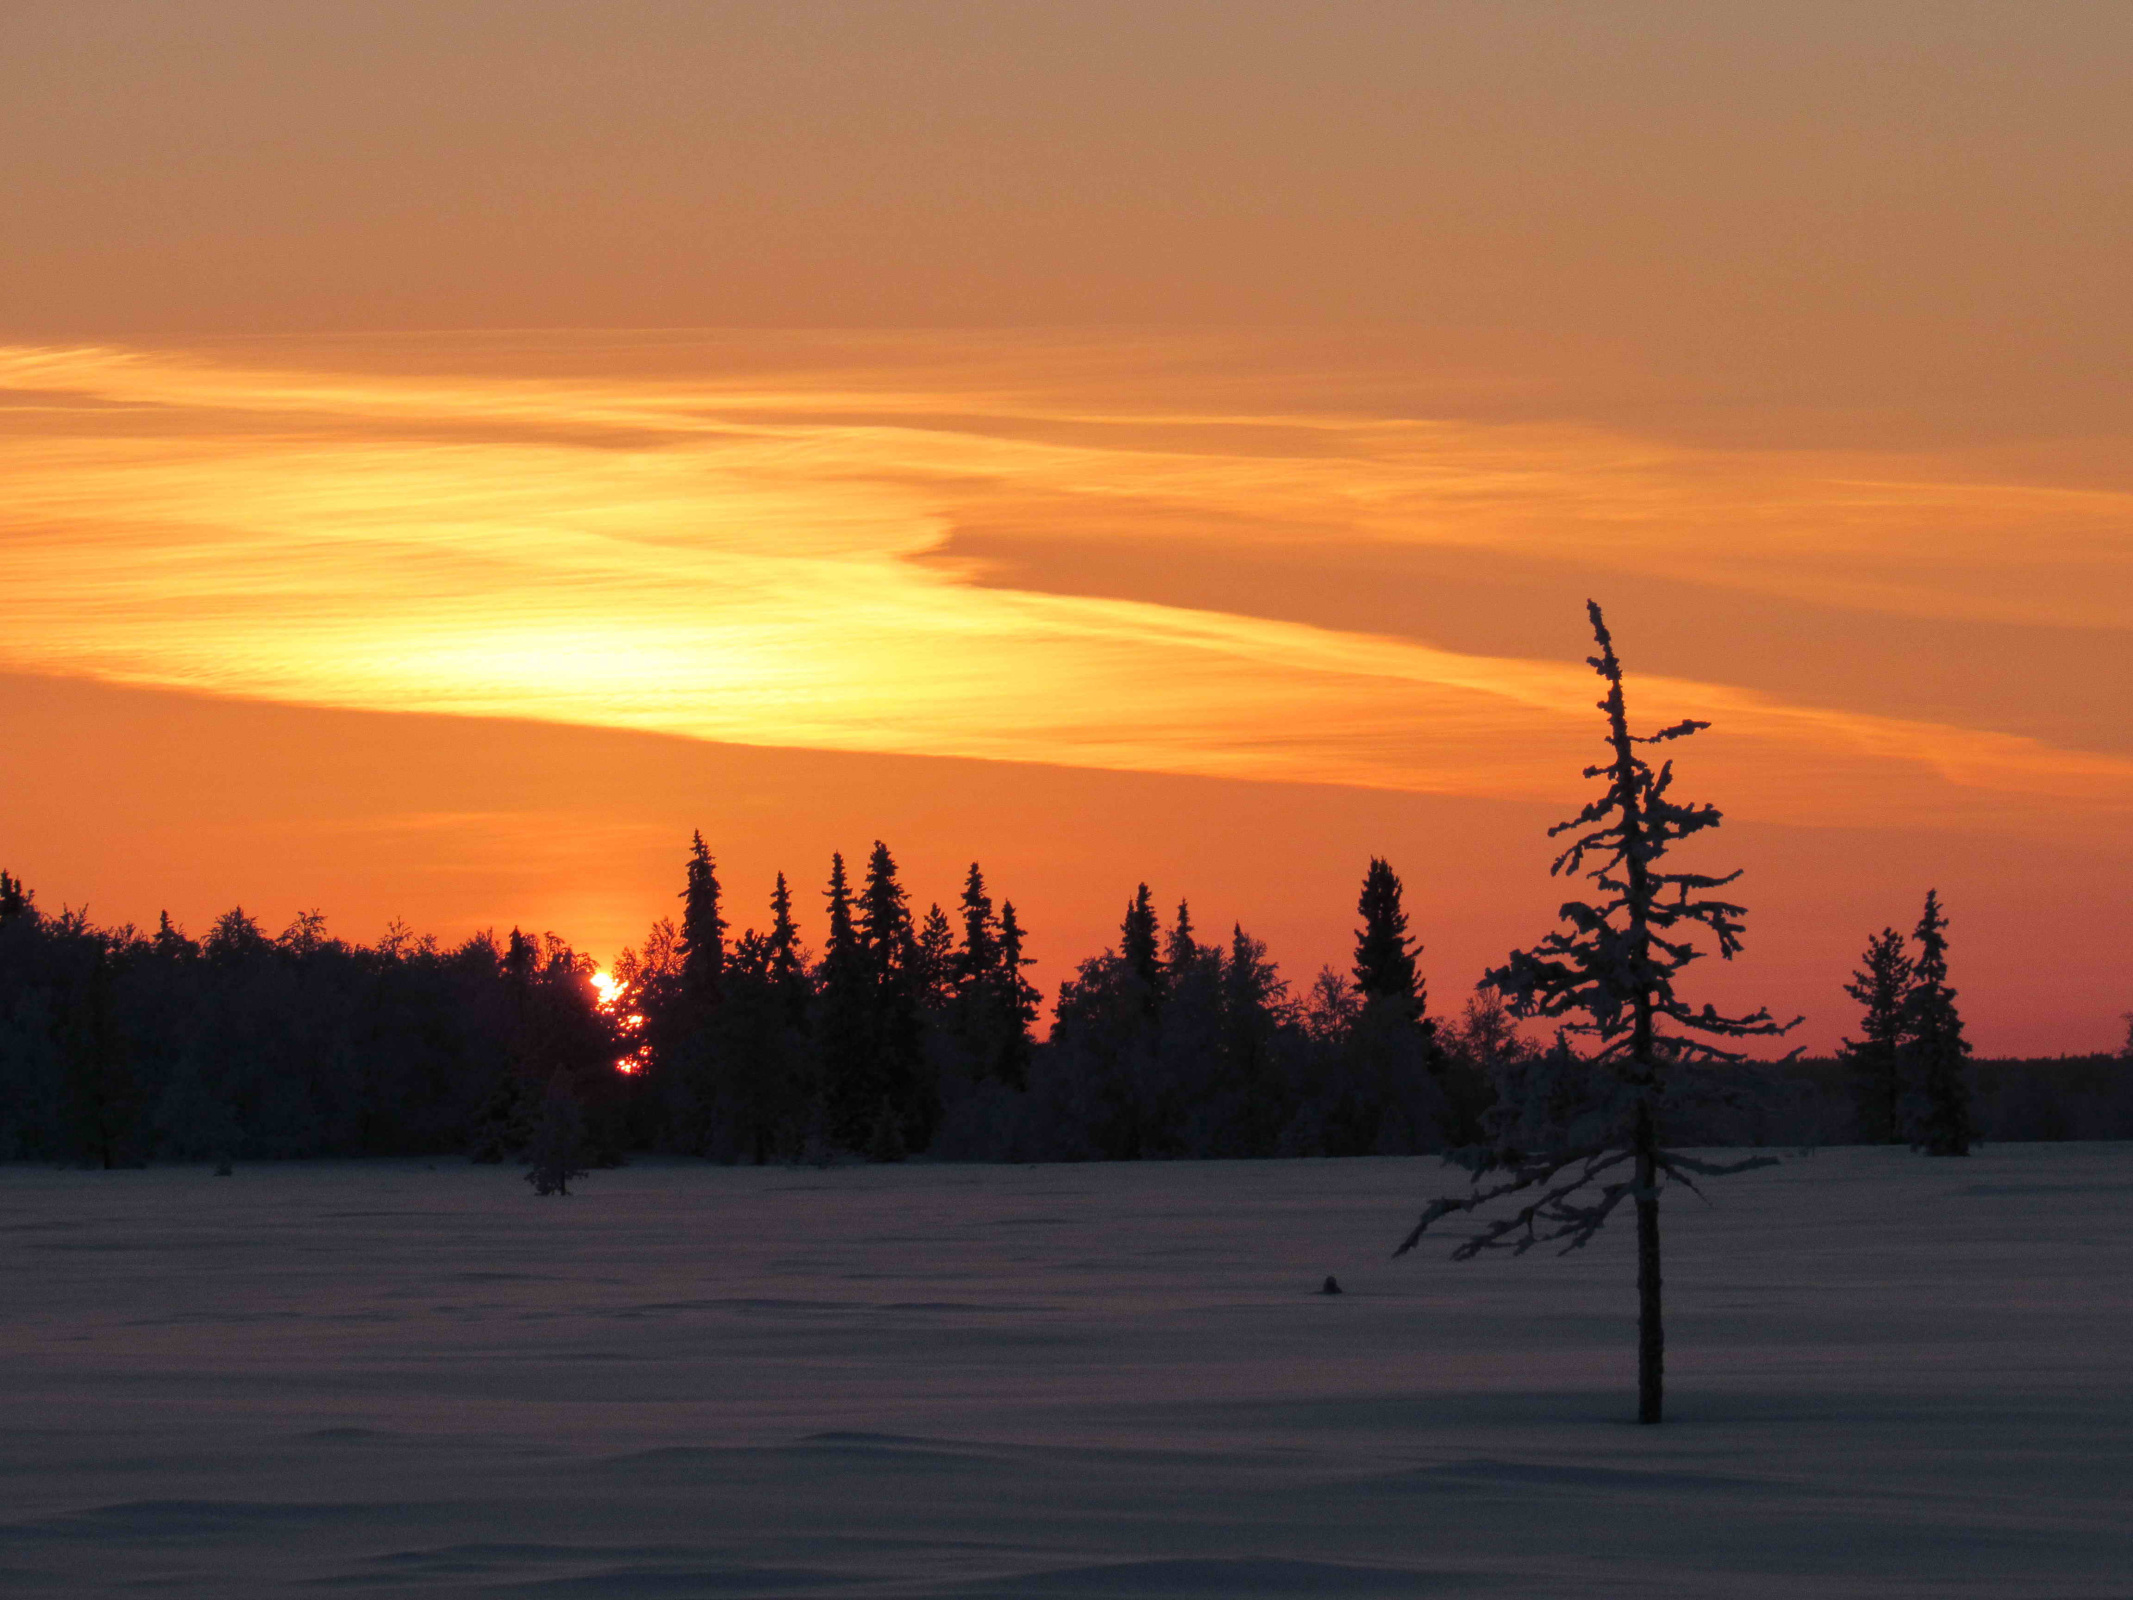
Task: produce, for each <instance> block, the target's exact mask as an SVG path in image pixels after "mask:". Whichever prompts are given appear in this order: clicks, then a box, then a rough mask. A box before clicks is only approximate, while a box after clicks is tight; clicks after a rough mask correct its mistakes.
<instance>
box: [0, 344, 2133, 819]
mask: <svg viewBox="0 0 2133 1600" xmlns="http://www.w3.org/2000/svg"><path fill="white" fill-rule="evenodd" d="M579 354H580V356H582V351H581V352H579ZM983 354H984V359H982V360H980V359H975V358H971V357H969V356H968V355H967V353H966V354H965V355H964V356H962V357H957V358H955V359H950V358H949V357H952V356H954V355H955V352H954V351H953V350H950V351H948V354H947V356H944V357H943V358H942V359H940V360H937V361H932V362H926V361H917V360H913V361H907V362H904V363H902V364H894V365H884V364H876V365H875V366H872V367H869V366H868V365H866V363H864V362H862V361H858V360H856V359H854V360H846V361H837V360H831V359H821V360H817V361H814V362H811V363H788V364H787V365H786V366H785V367H783V368H780V367H779V366H778V365H777V364H776V363H771V362H757V363H753V364H751V365H749V366H748V367H747V368H746V369H745V370H730V369H729V370H726V371H723V372H722V371H720V370H718V369H716V368H715V367H714V368H711V369H709V370H705V369H698V370H694V371H688V372H684V373H682V374H680V375H674V374H672V373H666V374H662V373H658V372H651V373H646V374H644V375H640V376H633V377H613V376H591V377H530V376H513V375H510V374H508V373H498V372H495V371H490V372H487V373H485V374H477V375H467V374H466V373H464V372H461V373H456V374H455V373H450V372H447V373H443V374H438V373H423V372H419V371H412V370H406V368H407V367H408V366H409V365H410V363H408V362H406V361H404V360H403V361H402V363H401V366H402V370H399V371H394V370H392V365H393V364H392V363H391V362H383V361H379V360H377V359H375V353H374V352H373V353H370V354H369V355H366V353H364V352H361V351H353V350H344V351H342V352H339V354H338V355H337V356H334V357H328V356H322V355H321V354H320V353H319V352H318V351H315V350H314V351H306V352H300V351H296V350H293V349H292V350H288V351H281V352H276V351H273V350H270V349H258V348H254V349H253V350H251V351H250V352H248V354H247V356H246V358H245V359H243V360H237V359H233V358H232V357H230V356H229V355H228V354H227V353H225V354H224V355H222V356H221V357H219V358H215V359H210V358H207V357H202V356H197V355H185V354H182V353H155V352H140V351H123V350H108V349H82V350H41V349H39V350H12V351H5V352H0V470H4V475H5V478H4V481H5V483H6V485H7V490H6V494H5V497H4V499H0V537H4V542H0V663H4V664H5V665H6V666H8V667H11V668H15V669H20V670H29V671H37V672H49V673H71V674H87V675H92V676H96V677H100V678H106V679H111V680H117V681H122V682H130V683H142V684H157V685H169V686H180V687H190V688H197V689H205V690H211V691H215V692H219V693H227V694H237V695H250V696H262V697H269V698H276V699H286V700H292V701H300V702H305V703H313V704H321V705H335V706H352V707H365V708H373V709H385V710H424V711H447V712H464V713H477V714H483V715H505V716H519V717H531V718H542V719H551V720H559V721H568V722H577V723H589V724H596V725H604V726H617V727H630V728H639V729H648V730H657V731H662V732H668V733H676V734H683V735H688V736H693V737H699V738H706V739H721V740H735V741H742V742H749V743H758V744H775V745H798V746H814V747H821V748H827V749H842V750H873V751H897V752H909V753H922V754H943V755H962V756H979V757H990V758H999V759H1013V760H1025V761H1041V762H1052V763H1060V764H1069V765H1088V766H1100V767H1114V768H1123V769H1132V770H1144V771H1156V772H1173V773H1198V774H1210V775H1223V776H1237V777H1252V778H1267V779H1281V780H1290V781H1308V782H1325V783H1340V784H1356V785H1367V786H1376V787H1392V788H1403V789H1416V790H1430V791H1438V792H1447V793H1459V794H1475V795H1498V796H1543V795H1549V796H1552V795H1558V794H1560V792H1561V790H1562V788H1563V780H1564V776H1565V768H1566V766H1568V765H1570V764H1572V763H1575V762H1578V761H1580V760H1581V759H1582V758H1583V757H1584V755H1585V754H1586V752H1587V751H1588V749H1589V745H1590V734H1591V726H1590V723H1591V709H1590V707H1591V700H1592V688H1591V680H1590V678H1589V676H1588V675H1587V674H1585V673H1584V672H1583V671H1582V670H1581V669H1579V668H1578V667H1576V666H1575V665H1574V664H1569V663H1564V662H1560V661H1533V660H1522V659H1512V658H1508V657H1501V656H1485V655H1472V654H1461V653H1457V652H1454V651H1450V650H1445V649H1440V648H1434V647H1432V646H1431V645H1429V644H1427V643H1424V642H1420V641H1417V640H1413V639H1400V638H1387V637H1379V636H1373V635H1366V634H1357V633H1349V632H1342V631H1338V630H1335V629H1330V628H1323V627H1313V626H1308V625H1305V624H1302V623H1298V622H1291V621H1279V620H1271V619H1269V618H1266V617H1259V616H1240V615H1234V614H1229V613H1224V612H1215V611H1205V610H1188V609H1183V608H1179V607H1174V606H1164V605H1159V604H1153V603H1149V602H1146V601H1141V600H1134V599H1121V598H1099V597H1093V596H1085V595H1075V594H1060V593H1043V594H1039V593H1030V592H1023V591H1018V590H1014V589H1004V588H999V587H987V586H981V585H978V584H974V583H972V582H970V581H968V580H967V576H966V575H965V574H964V573H961V572H959V571H958V570H957V569H956V567H955V566H954V564H953V563H929V562H926V561H920V560H914V559H912V558H914V557H918V556H923V555H924V554H926V553H927V552H929V551H932V550H935V549H937V548H938V547H939V546H940V545H941V544H942V542H943V541H944V539H946V538H947V537H948V535H949V534H950V533H951V532H952V531H953V530H954V529H955V528H956V527H957V526H958V525H959V524H961V523H963V522H965V521H968V520H971V519H973V518H977V519H983V520H986V521H989V522H991V523H993V524H999V523H1001V522H1003V521H1005V522H1012V523H1015V524H1017V525H1021V526H1027V527H1029V528H1032V529H1040V530H1042V529H1049V530H1053V531H1080V530H1086V529H1090V528H1095V529H1119V528H1129V529H1142V530H1156V531H1158V532H1160V534H1161V536H1162V537H1164V538H1166V539H1171V540H1175V541H1181V542H1182V543H1183V544H1184V545H1185V546H1186V547H1187V548H1190V549H1193V550H1194V551H1196V552H1197V558H1198V559H1204V560H1205V561H1208V562H1220V561H1222V560H1223V559H1224V555H1225V552H1226V551H1228V550H1233V549H1234V548H1236V545H1237V543H1238V542H1239V541H1241V540H1275V541H1282V542H1285V543H1288V544H1300V545H1306V546H1308V545H1309V544H1310V542H1311V541H1313V540H1319V539H1330V538H1331V537H1333V536H1334V535H1337V536H1338V537H1339V538H1340V539H1342V540H1348V541H1353V540H1356V539H1358V538H1360V539H1365V540H1376V541H1381V542H1387V543H1417V542H1424V543H1432V544H1437V545H1441V546H1444V547H1447V548H1452V549H1462V548H1463V549H1474V550H1486V551H1488V552H1490V553H1492V554H1494V555H1498V556H1500V555H1502V554H1504V553H1506V552H1508V553H1511V554H1513V555H1516V556H1519V557H1521V558H1523V559H1530V560H1531V561H1533V562H1536V563H1546V562H1550V561H1559V560H1563V559H1566V558H1570V557H1573V556H1574V557H1575V558H1576V559H1578V560H1579V561H1581V562H1583V563H1586V564H1599V565H1602V566H1608V567H1612V568H1615V569H1617V570H1620V571H1622V572H1623V573H1625V574H1634V573H1636V572H1639V571H1645V570H1665V571H1667V572H1669V573H1671V574H1674V575H1676V576H1691V577H1701V578H1703V579H1705V580H1706V581H1710V582H1714V583H1724V584H1728V585H1733V586H1738V587H1746V588H1753V589H1758V590H1761V591H1763V592H1767V593H1773V594H1783V595H1794V596H1800V597H1805V598H1811V599H1814V600H1816V601H1819V602H1832V601H1834V602H1838V603H1844V604H1850V605H1856V606H1861V607H1868V608H1874V607H1879V608H1885V609H1888V610H1894V611H1903V612H1906V613H1909V614H1919V615H1934V616H1953V617H1964V616H1975V617H1994V618H2013V619H2016V620H2023V621H2046V622H2053V623H2062V624H2071V623H2081V624H2088V625H2108V626H2127V625H2129V624H2133V614H2129V613H2133V585H2129V584H2128V583H2127V582H2126V577H2127V571H2126V567H2127V562H2128V559H2129V556H2128V545H2127V540H2126V538H2125V530H2126V527H2127V521H2128V513H2129V510H2133V501H2129V497H2126V496H2122V495H2114V494H2108V493H2101V492H2094V491H2074V490H2067V489H2061V488H2054V487H2049V486H2045V487H2036V486H2027V485H2021V484H2002V483H1991V482H1965V481H1962V480H1961V478H1960V476H1959V475H1958V474H1957V472H1956V471H1955V470H1954V469H1953V468H1952V467H1948V466H1947V465H1946V464H1944V463H1942V464H1936V463H1934V462H1930V461H1923V460H1917V459H1910V460H1897V459H1891V458H1887V457H1879V458H1875V457H1869V456H1866V455H1864V454H1852V455H1842V454H1835V453H1826V452H1825V453H1819V454H1811V453H1802V452H1789V453H1779V452H1762V453H1757V452H1745V451H1712V450H1706V451H1698V450H1693V449H1689V448H1687V447H1684V446H1681V445H1670V444H1662V443H1657V442H1653V441H1650V440H1643V439H1638V438H1633V437H1629V436H1626V435H1622V434H1619V433H1614V432H1608V431H1604V430H1600V429H1597V428H1593V427H1589V426H1576V425H1569V424H1557V423H1547V424H1543V423H1531V422H1528V423H1518V424H1506V423H1483V422H1476V421H1471V420H1458V419H1453V420H1416V419H1413V418H1408V417H1400V416H1393V415H1373V414H1368V413H1360V414H1359V413H1356V412H1354V411H1352V410H1342V411H1338V412H1333V411H1323V412H1314V411H1311V410H1308V409H1304V408H1297V409H1296V410H1295V411H1294V412H1292V413H1284V412H1281V411H1279V410H1276V409H1273V408H1270V407H1268V406H1267V405H1266V404H1264V400H1265V395H1264V393H1263V392H1254V393H1253V394H1252V395H1251V396H1250V397H1249V398H1250V399H1251V400H1252V401H1254V402H1255V403H1254V404H1251V405H1241V404H1240V405H1237V406H1235V407H1234V408H1233V409H1227V410H1225V409H1224V408H1223V407H1222V406H1221V405H1218V404H1213V403H1211V401H1212V400H1214V399H1219V398H1220V397H1221V395H1222V392H1223V391H1222V386H1220V385H1213V386H1211V387H1210V390H1209V394H1208V396H1207V397H1205V399H1204V400H1203V403H1201V404H1197V405H1195V404H1191V403H1186V400H1181V398H1180V397H1178V396H1177V395H1176V394H1174V393H1166V392H1165V391H1163V390H1162V388H1161V386H1156V385H1151V386H1149V388H1148V389H1147V390H1145V391H1144V392H1141V393H1138V394H1136V393H1135V392H1133V391H1132V389H1131V387H1130V386H1128V387H1127V388H1125V389H1124V390H1122V389H1121V388H1120V386H1119V385H1118V384H1117V382H1116V381H1115V374H1111V375H1108V376H1107V378H1106V381H1105V382H1103V383H1095V382H1092V381H1090V380H1089V379H1088V377H1087V375H1086V374H1083V373H1081V372H1079V371H1078V370H1077V369H1076V366H1075V364H1074V362H1073V361H1072V360H1068V359H1065V358H1063V357H1060V356H1059V353H1058V352H1056V351H1055V352H1050V353H1049V356H1050V365H1049V366H1047V365H1046V357H1047V352H1045V351H1043V350H1042V349H1032V350H1031V351H1029V352H1026V355H1027V360H1026V361H1025V362H1024V363H1022V364H1021V365H1019V366H1018V365H1017V364H1015V363H1014V362H1011V361H1009V360H1006V359H1005V358H1004V357H1003V354H1002V352H1001V350H1000V348H999V347H998V346H997V345H992V346H988V347H986V349H985V351H984V352H983ZM1149 361H1150V363H1151V364H1152V366H1154V367H1156V368H1159V367H1160V365H1161V352H1160V351H1159V350H1158V351H1155V352H1153V353H1151V354H1150V356H1149ZM492 365H493V363H492ZM554 365H555V363H551V368H553V366H554ZM1188 399H1189V397H1188ZM1579 625H1580V619H1578V618H1575V617H1570V618H1566V619H1565V623H1564V626H1565V630H1566V633H1568V632H1574V631H1575V630H1576V629H1577V627H1578V626H1579ZM1631 660H1632V664H1633V665H1634V660H1635V656H1634V651H1632V654H1631ZM1710 676H1711V677H1712V678H1713V679H1714V680H1718V679H1723V677H1724V662H1723V661H1722V660H1714V661H1713V662H1712V664H1711V674H1710ZM1638 692H1639V695H1640V698H1641V700H1642V702H1643V705H1644V708H1645V709H1646V711H1647V712H1648V713H1649V714H1651V715H1653V716H1655V717H1657V716H1664V717H1672V716H1676V715H1687V714H1694V715H1698V716H1706V717H1709V718H1711V719H1712V720H1713V721H1715V722H1717V723H1718V724H1719V725H1720V728H1721V734H1722V736H1721V737H1714V738H1713V739H1711V740H1710V741H1708V748H1707V749H1704V750H1702V751H1700V752H1699V757H1698V772H1699V777H1702V776H1704V775H1706V774H1708V775H1709V777H1710V779H1711V781H1712V784H1713V786H1714V789H1715V790H1716V791H1718V792H1723V793H1725V794H1727V795H1728V796H1729V797H1732V798H1734V800H1735V804H1734V805H1733V807H1732V808H1731V809H1734V810H1737V811H1741V812H1745V813H1748V814H1757V813H1760V814H1765V815H1783V816H1789V817H1793V818H1796V819H1800V820H1810V821H1828V822H1838V821H1860V820H1868V819H1876V820H1887V819H1889V818H1891V817H1913V818H1917V819H1920V820H1928V819H1933V818H1948V819H1958V818H1960V819H1965V820H1968V821H1972V822H1979V821H1989V822H1992V823H1995V824H1999V825H2007V826H2018V827H2027V826H2041V825H2044V824H2043V809H2042V808H2044V807H2046V806H2065V805H2077V806H2082V807H2105V808H2112V809H2117V808H2123V807H2125V806H2126V805H2128V804H2129V803H2133V762H2127V761H2125V760H2122V759H2119V758H2116V757H2112V756H2106V755H2096V754H2088V753H2082V752H2075V751H2067V750H2062V749H2057V748H2053V747H2051V746H2049V745H2047V744H2044V743H2041V742H2039V741H2036V740H2032V739H2024V738H2019V737H2014V736H2011V735H2008V734H2004V733H1996V732H1991V731H1985V730H1980V729H1972V728H1965V727H1957V726H1950V725H1946V724H1941V723H1931V722H1919V721H1904V720H1900V719H1894V718H1889V717H1882V716H1874V715H1869V714H1867V713H1865V712H1862V711H1858V710H1854V709H1849V708H1847V707H1844V706H1841V705H1839V706H1807V705H1794V704H1788V703H1785V702H1783V701H1782V700H1779V699H1777V698H1774V697H1772V696H1770V695H1767V694H1757V693H1753V692H1750V691H1748V690H1745V689H1741V688H1737V687H1729V686H1727V685H1726V684H1725V683H1723V682H1722V681H1713V682H1697V681H1689V680H1685V679H1641V680H1640V681H1639V685H1638Z"/></svg>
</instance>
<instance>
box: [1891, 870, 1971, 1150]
mask: <svg viewBox="0 0 2133 1600" xmlns="http://www.w3.org/2000/svg"><path fill="white" fill-rule="evenodd" d="M1912 937H1913V938H1915V939H1916V940H1917V941H1918V960H1917V962H1916V963H1915V965H1914V966H1913V967H1912V970H1911V986H1910V990H1909V992H1908V993H1907V994H1906V995H1905V997H1904V1033H1905V1038H1904V1056H1905V1060H1906V1067H1907V1070H1906V1073H1905V1076H1906V1077H1907V1078H1908V1079H1909V1080H1910V1085H1911V1094H1910V1111H1911V1116H1910V1126H1911V1138H1912V1142H1913V1143H1914V1144H1916V1145H1917V1146H1918V1147H1919V1148H1921V1149H1923V1150H1924V1151H1925V1152H1926V1154H1927V1155H1930V1156H1966V1155H1968V1154H1969V1153H1970V1145H1971V1142H1972V1141H1973V1140H1974V1139H1975V1138H1976V1137H1977V1134H1976V1130H1975V1128H1974V1127H1973V1126H1972V1123H1971V1119H1970V1086H1969V1084H1968V1083H1967V1082H1966V1081H1965V1077H1964V1072H1963V1063H1964V1062H1965V1061H1967V1060H1968V1059H1969V1056H1970V1041H1969V1040H1967V1039H1965V1038H1964V1037H1963V1019H1962V1016H1961V1014H1960V1013H1959V1012H1957V1010H1956V1009H1955V991H1954V990H1953V989H1951V988H1949V987H1948V919H1947V918H1946V917H1945V916H1944V915H1942V913H1941V909H1940V896H1939V895H1938V894H1937V893H1936V892H1935V891H1933V890H1931V889H1928V890H1927V891H1926V907H1925V910H1924V912H1923V913H1922V914H1921V915H1920V916H1919V919H1918V928H1917V931H1916V932H1915V933H1914V934H1913V935H1912Z"/></svg>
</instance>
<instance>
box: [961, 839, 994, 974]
mask: <svg viewBox="0 0 2133 1600" xmlns="http://www.w3.org/2000/svg"><path fill="white" fill-rule="evenodd" d="M962 906H963V948H962V949H961V950H959V951H958V952H957V953H956V981H957V986H958V987H959V988H961V989H962V990H963V991H964V992H966V993H967V992H969V991H970V990H971V989H973V988H982V987H983V986H984V985H985V984H987V983H988V982H989V981H990V980H991V978H992V975H993V972H994V970H995V969H996V968H997V966H998V964H999V943H998V939H999V934H998V924H997V922H996V920H995V918H994V916H993V909H992V896H991V895H989V894H987V893H986V892H985V874H984V873H983V872H982V871H980V870H979V868H978V864H977V863H976V862H975V861H973V862H971V863H970V872H969V874H968V875H967V876H966V877H965V878H964V879H963V900H962Z"/></svg>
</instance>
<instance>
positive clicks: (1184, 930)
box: [1163, 900, 1201, 987]
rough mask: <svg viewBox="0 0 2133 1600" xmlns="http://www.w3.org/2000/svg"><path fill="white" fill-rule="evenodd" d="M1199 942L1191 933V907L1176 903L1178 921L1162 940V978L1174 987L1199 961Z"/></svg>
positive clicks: (1186, 903)
mask: <svg viewBox="0 0 2133 1600" xmlns="http://www.w3.org/2000/svg"><path fill="white" fill-rule="evenodd" d="M1200 955H1201V948H1200V942H1199V940H1197V939H1195V938H1194V937H1193V933H1192V907H1191V905H1190V904H1189V903H1188V902H1186V901H1183V900H1180V901H1179V902H1178V919H1177V921H1175V922H1173V923H1172V924H1171V925H1170V932H1169V933H1168V934H1167V935H1165V936H1164V939H1163V968H1164V977H1165V979H1166V980H1167V981H1168V983H1169V984H1170V985H1171V986H1172V987H1175V986H1176V984H1177V981H1178V979H1179V978H1181V977H1182V976H1184V974H1185V973H1187V972H1189V971H1190V970H1191V969H1192V967H1193V964H1194V963H1195V962H1197V961H1198V960H1199V959H1200Z"/></svg>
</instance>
